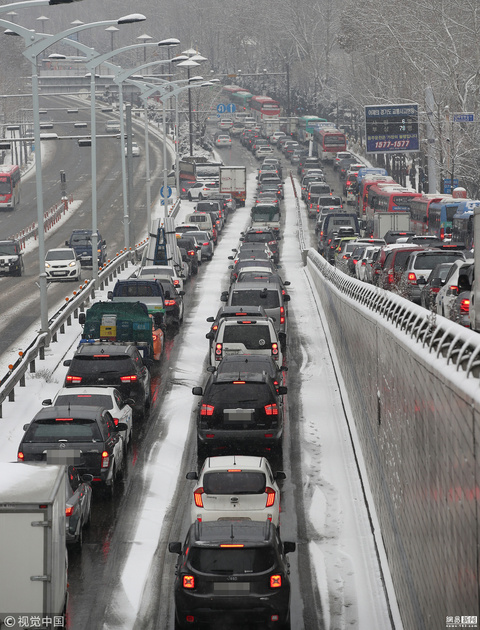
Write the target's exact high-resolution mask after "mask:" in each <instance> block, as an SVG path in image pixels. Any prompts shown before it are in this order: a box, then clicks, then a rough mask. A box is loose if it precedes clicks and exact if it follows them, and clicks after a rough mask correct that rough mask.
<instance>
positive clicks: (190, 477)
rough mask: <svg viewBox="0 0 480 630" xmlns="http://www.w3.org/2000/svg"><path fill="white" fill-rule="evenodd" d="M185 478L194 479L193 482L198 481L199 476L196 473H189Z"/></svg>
mask: <svg viewBox="0 0 480 630" xmlns="http://www.w3.org/2000/svg"><path fill="white" fill-rule="evenodd" d="M185 477H186V478H187V479H193V480H196V479H198V475H197V473H196V472H195V471H192V472H188V473H187V474H186V475H185Z"/></svg>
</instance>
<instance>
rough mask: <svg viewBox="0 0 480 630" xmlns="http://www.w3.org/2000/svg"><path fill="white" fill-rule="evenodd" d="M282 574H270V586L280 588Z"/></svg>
mask: <svg viewBox="0 0 480 630" xmlns="http://www.w3.org/2000/svg"><path fill="white" fill-rule="evenodd" d="M281 587H282V576H281V575H279V574H278V573H277V574H275V575H271V576H270V588H281Z"/></svg>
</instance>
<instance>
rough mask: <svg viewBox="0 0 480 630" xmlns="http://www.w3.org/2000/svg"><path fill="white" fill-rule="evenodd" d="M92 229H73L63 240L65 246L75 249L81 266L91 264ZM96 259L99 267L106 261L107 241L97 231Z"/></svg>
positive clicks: (89, 265)
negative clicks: (65, 239)
mask: <svg viewBox="0 0 480 630" xmlns="http://www.w3.org/2000/svg"><path fill="white" fill-rule="evenodd" d="M92 234H93V232H92V230H73V232H72V234H71V236H70V238H69V239H68V241H65V246H66V247H71V248H72V249H73V250H75V253H76V255H77V258H79V260H80V264H81V265H82V267H91V266H92V260H93V258H92ZM97 259H98V265H99V267H101V266H102V265H104V264H105V262H106V261H107V243H106V241H105V239H104V238H102V235H101V234H99V233H98V232H97Z"/></svg>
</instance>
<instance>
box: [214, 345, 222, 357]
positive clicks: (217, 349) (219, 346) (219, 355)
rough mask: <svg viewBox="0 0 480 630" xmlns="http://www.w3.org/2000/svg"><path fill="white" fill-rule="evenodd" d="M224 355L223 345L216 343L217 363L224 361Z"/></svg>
mask: <svg viewBox="0 0 480 630" xmlns="http://www.w3.org/2000/svg"><path fill="white" fill-rule="evenodd" d="M222 354H223V343H216V344H215V359H216V360H217V361H220V360H221V359H222Z"/></svg>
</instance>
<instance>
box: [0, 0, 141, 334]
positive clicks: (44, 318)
mask: <svg viewBox="0 0 480 630" xmlns="http://www.w3.org/2000/svg"><path fill="white" fill-rule="evenodd" d="M57 1H58V0H57ZM39 3H41V4H46V2H45V0H36V1H35V0H27V1H26V2H23V3H19V5H20V6H28V5H30V6H38V4H39ZM19 5H18V4H17V6H19ZM6 6H7V5H5V6H4V7H2V10H4V9H5V8H6ZM10 6H11V5H10ZM0 12H3V11H0ZM129 17H132V16H129ZM137 17H138V14H137ZM142 17H143V16H142ZM114 23H119V21H118V20H115V21H113V20H108V21H107V20H105V21H103V22H93V23H91V24H82V25H80V26H77V27H75V28H70V29H67V30H65V31H62V32H60V33H57V34H56V35H39V34H38V33H35V32H32V31H31V30H29V29H26V28H24V27H22V26H19V25H17V24H14V23H13V22H8V21H6V20H3V19H0V26H3V27H5V28H7V29H9V31H10V32H11V33H13V34H15V35H20V36H21V37H23V40H24V42H25V45H26V48H25V50H24V52H23V55H24V57H26V58H27V59H28V60H29V61H30V63H31V64H32V101H33V130H34V141H35V147H36V152H37V153H36V159H35V169H36V170H35V172H36V193H37V222H38V256H39V267H40V274H39V285H40V320H41V332H47V330H48V304H47V276H46V273H45V233H44V227H43V223H44V209H43V187H42V159H41V149H40V144H41V138H40V113H39V112H40V103H39V89H38V69H37V57H38V56H39V55H40V54H41V53H43V52H44V51H45V50H46V49H47V48H49V47H50V46H51V45H52V44H55V43H57V42H59V41H60V40H62V39H64V38H68V37H69V36H70V35H72V34H74V33H76V32H77V31H80V30H85V29H87V28H94V27H96V26H109V25H110V24H114Z"/></svg>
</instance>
